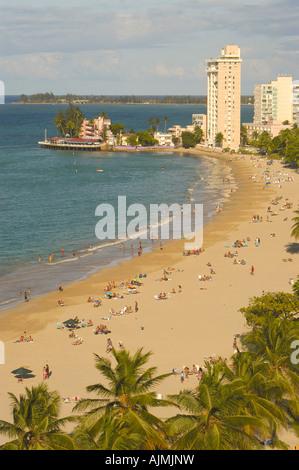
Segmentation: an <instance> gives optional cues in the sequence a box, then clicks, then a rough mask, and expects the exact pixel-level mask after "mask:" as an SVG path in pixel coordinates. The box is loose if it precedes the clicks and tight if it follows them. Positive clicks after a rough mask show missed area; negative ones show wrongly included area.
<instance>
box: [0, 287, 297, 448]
mask: <svg viewBox="0 0 299 470" xmlns="http://www.w3.org/2000/svg"><path fill="white" fill-rule="evenodd" d="M240 311H241V312H242V313H243V315H244V318H245V320H246V323H247V326H248V327H249V332H248V333H246V334H245V335H244V336H242V337H240V339H239V341H240V345H241V346H240V347H238V346H236V345H235V344H234V348H236V349H235V352H234V354H233V356H232V357H231V358H230V360H229V361H227V360H226V359H222V358H218V359H215V360H210V361H206V362H205V365H204V367H203V369H202V371H201V375H199V377H198V380H199V382H198V385H197V386H196V387H195V388H194V389H190V388H183V384H182V390H181V391H180V392H179V393H178V394H172V395H168V396H167V397H166V398H164V399H163V398H161V397H159V396H158V395H157V394H156V392H155V390H156V388H157V386H158V385H159V384H160V383H162V382H163V381H164V380H165V379H167V378H169V377H170V376H171V375H172V374H173V373H166V374H162V375H157V368H156V367H152V366H151V367H149V366H148V362H149V359H150V357H151V352H146V353H144V352H143V349H142V348H140V349H138V350H137V351H136V352H135V353H134V354H131V353H130V352H129V351H127V350H126V349H122V350H118V351H116V350H115V349H113V350H112V352H111V357H110V358H108V357H101V356H99V355H98V354H94V360H95V367H96V369H97V371H98V372H99V382H97V383H95V384H92V385H89V386H87V387H86V392H87V394H91V395H92V396H91V398H88V397H87V398H82V399H80V400H79V401H78V403H77V404H76V405H75V406H74V408H73V410H72V414H70V416H68V417H65V418H61V417H60V412H61V406H62V405H61V404H62V400H61V397H60V396H59V394H58V393H57V392H56V391H50V390H49V389H48V387H47V386H46V385H45V383H43V384H41V385H38V386H36V387H32V388H31V389H30V388H28V387H26V388H25V393H23V394H21V395H20V396H19V397H17V396H16V395H14V394H12V393H10V394H9V395H10V400H11V410H12V422H8V421H4V420H1V421H0V433H1V434H2V435H4V436H6V437H7V439H8V441H7V442H6V443H5V444H4V445H2V447H1V449H2V450H114V451H116V450H189V451H194V450H259V449H262V448H263V447H264V446H265V444H267V445H269V446H270V447H272V448H276V449H287V447H288V446H287V444H286V443H285V442H283V441H282V440H280V438H279V435H280V431H281V430H283V429H284V430H292V431H293V432H294V433H295V434H296V435H297V436H298V437H299V401H298V391H299V377H298V363H299V348H298V333H299V324H298V320H297V317H296V315H298V312H299V282H298V281H297V282H296V283H295V284H294V286H293V292H292V293H284V292H272V293H271V292H270V293H263V294H262V295H261V296H260V297H253V298H251V299H250V301H249V305H248V306H247V307H244V308H242V309H241V310H240ZM103 378H104V379H105V380H104V382H102V379H103ZM168 407H170V409H171V410H173V412H172V415H171V416H170V417H169V418H167V419H161V418H160V417H159V416H158V414H159V413H155V410H159V409H164V408H168ZM67 423H73V428H72V431H71V432H65V431H64V426H65V425H66V424H67Z"/></svg>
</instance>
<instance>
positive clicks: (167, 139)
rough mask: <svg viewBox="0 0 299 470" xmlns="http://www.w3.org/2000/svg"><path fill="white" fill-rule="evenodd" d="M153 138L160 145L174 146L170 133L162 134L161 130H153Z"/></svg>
mask: <svg viewBox="0 0 299 470" xmlns="http://www.w3.org/2000/svg"><path fill="white" fill-rule="evenodd" d="M154 139H156V140H157V141H158V142H159V145H160V146H161V147H174V143H173V142H172V134H164V133H163V132H155V133H154Z"/></svg>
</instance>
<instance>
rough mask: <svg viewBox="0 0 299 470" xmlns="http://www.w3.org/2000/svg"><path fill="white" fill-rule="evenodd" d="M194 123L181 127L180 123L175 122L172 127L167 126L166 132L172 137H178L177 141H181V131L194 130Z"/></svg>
mask: <svg viewBox="0 0 299 470" xmlns="http://www.w3.org/2000/svg"><path fill="white" fill-rule="evenodd" d="M195 127H196V126H195V125H193V124H192V125H187V126H185V127H181V126H180V125H178V124H176V125H174V126H172V127H169V128H168V134H169V135H170V136H171V139H172V137H175V138H176V139H178V143H182V133H183V132H192V133H193V132H194V130H195Z"/></svg>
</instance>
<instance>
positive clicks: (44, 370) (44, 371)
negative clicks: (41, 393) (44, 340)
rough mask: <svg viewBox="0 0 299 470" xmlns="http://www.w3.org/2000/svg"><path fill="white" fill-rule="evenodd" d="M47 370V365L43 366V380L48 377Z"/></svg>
mask: <svg viewBox="0 0 299 470" xmlns="http://www.w3.org/2000/svg"><path fill="white" fill-rule="evenodd" d="M47 375H48V374H47V370H46V366H45V367H44V368H43V380H46V379H47Z"/></svg>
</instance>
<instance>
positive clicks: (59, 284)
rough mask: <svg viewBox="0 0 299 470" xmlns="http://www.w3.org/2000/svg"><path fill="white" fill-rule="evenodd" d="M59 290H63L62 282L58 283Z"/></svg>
mask: <svg viewBox="0 0 299 470" xmlns="http://www.w3.org/2000/svg"><path fill="white" fill-rule="evenodd" d="M58 290H60V292H62V291H63V289H62V284H61V282H59V283H58Z"/></svg>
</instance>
